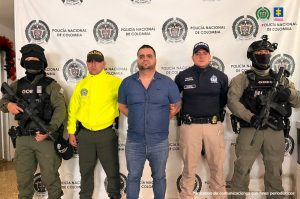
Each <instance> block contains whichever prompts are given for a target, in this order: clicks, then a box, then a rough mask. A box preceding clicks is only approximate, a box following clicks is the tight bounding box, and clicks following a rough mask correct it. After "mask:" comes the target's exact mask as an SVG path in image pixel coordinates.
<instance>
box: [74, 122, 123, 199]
mask: <svg viewBox="0 0 300 199" xmlns="http://www.w3.org/2000/svg"><path fill="white" fill-rule="evenodd" d="M78 154H79V167H80V174H81V189H80V193H79V195H80V199H91V198H92V196H93V191H94V169H95V165H96V163H97V160H98V159H99V160H100V163H101V165H102V167H103V169H104V171H105V173H106V175H107V181H108V184H107V192H108V196H109V197H111V198H114V199H115V198H116V199H118V198H121V195H120V187H121V183H120V173H119V156H118V136H117V135H116V133H115V131H114V130H113V129H112V128H107V129H104V130H101V131H97V132H92V131H89V130H86V129H81V130H80V131H79V134H78Z"/></svg>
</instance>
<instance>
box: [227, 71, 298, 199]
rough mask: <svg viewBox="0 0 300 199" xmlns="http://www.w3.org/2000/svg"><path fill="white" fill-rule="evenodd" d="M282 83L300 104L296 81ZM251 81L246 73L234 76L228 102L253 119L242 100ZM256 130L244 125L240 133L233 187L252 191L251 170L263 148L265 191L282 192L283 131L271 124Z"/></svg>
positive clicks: (241, 115)
mask: <svg viewBox="0 0 300 199" xmlns="http://www.w3.org/2000/svg"><path fill="white" fill-rule="evenodd" d="M252 70H254V71H255V68H253V67H252ZM256 71H257V70H256ZM263 72H264V74H260V75H261V76H266V75H268V74H269V70H266V71H263ZM281 84H283V85H284V86H285V87H287V88H289V90H290V91H291V94H290V96H289V99H288V101H289V103H290V104H291V106H292V107H300V93H299V91H297V90H296V89H295V87H294V84H293V83H292V82H288V81H287V79H283V82H281ZM248 85H249V80H248V77H247V75H246V73H242V74H239V75H237V76H236V77H234V78H233V79H232V80H231V83H230V86H229V91H228V103H227V106H228V108H229V109H230V110H231V112H232V113H233V114H234V115H235V116H237V117H239V118H241V119H243V120H244V121H246V122H247V123H250V120H251V118H252V116H253V115H254V114H253V113H252V112H251V111H250V110H248V109H247V108H246V107H245V105H244V104H242V103H241V101H240V99H241V98H242V96H243V93H244V92H245V89H246V88H247V87H248ZM255 131H256V129H255V128H253V127H248V128H241V130H240V134H239V135H238V137H237V140H236V147H235V153H236V156H237V160H236V161H235V164H234V174H233V178H232V191H233V192H248V191H249V188H248V186H249V181H250V178H249V174H250V171H251V168H252V165H253V163H254V161H255V159H256V158H257V156H258V154H259V153H260V152H261V153H262V155H263V162H264V165H265V176H264V183H265V191H266V192H281V191H283V187H282V179H281V174H282V162H283V159H284V147H285V144H284V143H285V142H284V134H283V131H282V130H280V131H275V130H273V129H271V128H269V127H268V128H264V129H262V130H258V131H257V133H256V135H255V136H254V134H255ZM251 142H252V144H251ZM232 198H235V199H237V198H245V195H243V196H232ZM267 198H272V199H274V198H283V196H268V197H267Z"/></svg>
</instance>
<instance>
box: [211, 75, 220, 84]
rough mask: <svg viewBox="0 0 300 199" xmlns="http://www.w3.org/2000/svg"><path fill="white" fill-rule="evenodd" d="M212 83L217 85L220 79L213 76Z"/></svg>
mask: <svg viewBox="0 0 300 199" xmlns="http://www.w3.org/2000/svg"><path fill="white" fill-rule="evenodd" d="M210 83H212V84H217V83H218V78H217V76H215V75H212V76H211V78H210Z"/></svg>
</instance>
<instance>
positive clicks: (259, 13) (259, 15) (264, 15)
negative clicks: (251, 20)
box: [256, 7, 271, 20]
mask: <svg viewBox="0 0 300 199" xmlns="http://www.w3.org/2000/svg"><path fill="white" fill-rule="evenodd" d="M270 16H271V14H270V10H269V9H268V8H266V7H260V8H258V9H257V10H256V19H258V20H268V19H269V18H270Z"/></svg>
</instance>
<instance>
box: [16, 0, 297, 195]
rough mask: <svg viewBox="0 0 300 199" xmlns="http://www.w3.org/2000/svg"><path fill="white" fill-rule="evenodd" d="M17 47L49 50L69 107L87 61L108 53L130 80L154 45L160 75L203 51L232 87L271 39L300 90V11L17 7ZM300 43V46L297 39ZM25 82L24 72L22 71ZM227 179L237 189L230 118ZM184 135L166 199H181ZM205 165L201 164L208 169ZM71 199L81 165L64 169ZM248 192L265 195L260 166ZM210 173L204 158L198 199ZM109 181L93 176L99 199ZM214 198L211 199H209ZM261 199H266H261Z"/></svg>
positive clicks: (171, 1)
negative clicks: (252, 52)
mask: <svg viewBox="0 0 300 199" xmlns="http://www.w3.org/2000/svg"><path fill="white" fill-rule="evenodd" d="M14 5H15V32H16V35H15V40H16V49H17V51H16V52H17V55H16V56H17V59H18V60H20V57H21V54H20V52H19V51H18V49H20V48H21V46H23V45H24V44H27V43H37V44H40V45H41V46H42V47H43V48H45V54H46V57H47V59H48V64H49V66H48V67H47V69H46V72H47V74H48V75H49V76H50V77H53V78H55V79H56V80H57V81H58V83H60V84H61V85H62V87H63V88H64V91H65V95H66V97H67V99H69V98H70V96H71V94H72V91H73V89H74V87H75V85H76V82H77V81H78V80H80V79H82V78H83V77H85V76H86V74H87V69H86V63H85V62H86V54H87V52H89V51H90V50H93V49H97V50H100V51H101V52H103V54H104V56H105V59H106V62H107V69H106V70H107V72H108V73H109V74H112V75H115V76H118V77H120V78H122V79H123V78H125V77H127V76H129V75H131V74H133V73H135V72H136V71H137V65H136V52H137V49H138V48H139V47H140V46H141V45H143V44H149V45H152V46H153V47H154V48H155V50H156V52H157V58H158V63H157V70H158V71H159V72H161V73H162V74H165V75H167V76H169V77H171V78H172V79H173V78H174V77H175V75H176V74H178V73H179V72H180V71H182V70H183V69H185V68H187V67H189V66H191V65H192V60H191V56H192V48H193V45H194V44H195V43H197V42H199V41H203V42H206V43H208V44H209V45H210V49H211V52H212V56H213V59H212V65H213V66H214V67H216V68H218V69H219V70H221V71H224V72H225V73H226V74H227V75H228V77H229V79H231V78H232V77H234V76H235V75H237V74H238V73H240V72H242V71H245V70H247V69H249V68H250V60H248V59H247V57H246V51H247V48H248V46H249V45H250V44H251V43H252V42H253V41H254V40H258V39H259V38H260V37H261V36H262V35H264V34H267V35H268V36H269V40H270V41H271V42H277V43H278V44H279V46H278V49H277V51H275V52H274V53H273V57H272V68H273V69H275V70H277V69H278V67H279V66H280V65H284V66H285V67H286V69H287V70H289V71H290V73H291V77H290V78H291V79H292V80H293V81H294V83H295V85H296V87H297V88H298V89H299V88H300V80H299V78H297V75H296V74H299V67H296V63H299V61H300V60H299V59H300V57H299V54H300V49H299V48H298V47H299V46H300V37H299V34H300V28H299V25H298V23H299V20H300V14H299V12H298V9H299V7H300V1H295V0H284V1H283V0H273V1H268V0H252V1H239V0H226V1H225V0H189V1H180V0H164V1H159V0H123V1H119V0H110V1H104V0H55V1H47V0H39V1H36V0H15V4H14ZM297 35H298V37H297ZM17 74H18V77H22V76H24V69H23V68H21V67H20V66H18V67H17ZM299 118H300V114H299V110H294V112H293V115H292V117H291V126H292V127H291V132H290V137H289V138H287V139H286V156H285V161H284V165H283V169H284V170H283V187H284V189H285V191H287V192H292V194H293V192H294V190H295V187H296V185H295V181H294V180H293V179H295V172H296V150H293V148H294V140H295V136H296V128H295V121H296V120H299ZM225 125H226V133H225V141H226V162H225V176H226V180H227V185H228V187H230V179H231V177H232V174H233V162H234V159H235V154H234V147H235V139H236V135H235V134H234V133H233V132H232V129H231V125H230V120H229V113H228V112H227V115H226V119H225ZM126 130H127V119H126V118H125V117H123V116H122V117H121V121H120V128H119V130H118V132H119V154H120V165H121V167H120V168H121V170H120V172H121V174H120V175H121V179H122V186H123V187H122V191H123V194H124V195H125V193H124V192H125V190H126V176H127V170H126V161H125V153H124V146H125V141H126V134H127V132H126ZM178 132H179V131H178V128H177V127H176V121H175V119H172V120H171V124H170V136H169V142H170V155H169V159H168V163H167V193H166V198H178V192H179V191H180V190H181V187H180V179H181V170H182V162H181V158H180V155H179V145H178ZM202 163H203V164H202ZM60 174H61V179H62V183H63V189H64V192H65V195H64V198H67V199H69V198H79V197H78V192H79V190H80V174H79V168H78V155H75V156H74V157H73V158H72V159H71V160H69V161H64V162H63V164H62V166H61V168H60ZM250 176H251V182H250V190H253V191H261V190H263V183H262V182H263V176H264V166H263V163H262V161H261V159H258V160H256V162H255V164H254V166H253V169H252V171H251V174H250ZM40 180H41V179H40V175H39V172H38V171H37V174H36V181H35V189H36V194H35V195H36V197H40V198H46V195H47V192H46V190H45V189H44V188H43V185H42V183H41V181H40ZM208 180H209V170H208V167H207V164H206V160H205V158H204V156H203V157H202V159H201V163H200V164H199V167H198V172H197V178H196V182H195V189H194V192H195V194H197V195H198V197H199V198H207V196H205V197H204V196H203V193H204V192H208V191H209V183H208ZM105 187H106V176H105V173H104V171H103V169H102V168H101V165H100V164H98V165H97V167H96V170H95V191H94V198H107V194H106V190H105ZM140 196H141V198H143V199H147V198H153V193H152V178H151V176H150V168H149V165H148V164H146V166H145V170H144V175H143V177H142V181H141V195H140ZM208 197H209V196H208ZM259 197H262V196H261V195H259V196H257V198H259Z"/></svg>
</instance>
